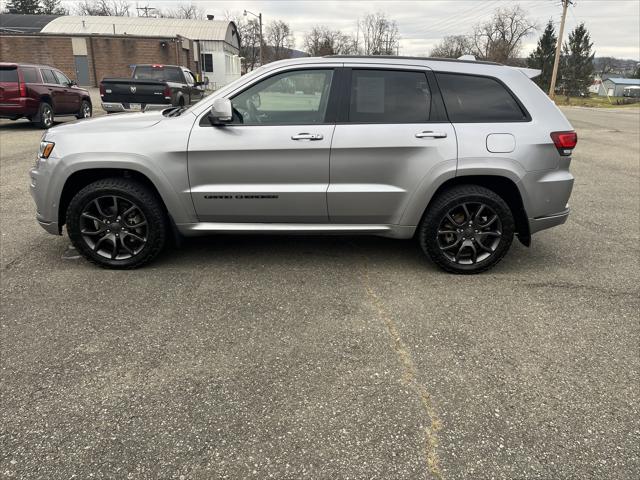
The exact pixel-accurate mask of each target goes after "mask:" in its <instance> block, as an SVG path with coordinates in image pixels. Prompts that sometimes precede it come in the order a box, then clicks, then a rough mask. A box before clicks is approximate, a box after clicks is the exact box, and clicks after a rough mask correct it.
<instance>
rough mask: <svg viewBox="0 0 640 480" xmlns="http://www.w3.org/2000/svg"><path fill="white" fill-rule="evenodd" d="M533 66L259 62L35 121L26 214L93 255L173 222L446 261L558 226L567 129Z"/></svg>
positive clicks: (145, 254)
mask: <svg viewBox="0 0 640 480" xmlns="http://www.w3.org/2000/svg"><path fill="white" fill-rule="evenodd" d="M537 73H539V72H538V71H536V70H529V69H523V68H513V67H507V66H503V65H498V64H491V63H484V62H476V61H463V60H458V61H456V60H442V59H429V58H402V57H324V58H304V59H295V60H285V61H280V62H274V63H270V64H268V65H265V66H263V67H261V68H258V69H257V70H255V71H253V72H252V73H250V74H248V75H245V76H244V77H242V78H240V79H239V80H237V81H236V82H234V83H232V84H230V85H228V86H226V87H225V88H223V89H221V90H218V91H217V92H215V93H214V94H212V95H211V96H209V97H207V98H206V99H205V100H203V101H201V102H200V103H198V104H196V105H194V106H193V107H191V108H189V109H180V108H169V109H167V110H164V111H162V112H151V113H140V114H125V115H115V116H109V117H102V118H96V119H93V120H90V121H82V122H78V123H75V124H66V125H62V126H58V127H56V128H53V129H50V130H48V131H47V132H46V133H45V135H44V137H43V138H42V142H41V145H40V152H39V155H38V160H37V164H36V166H35V168H33V169H32V170H31V192H32V194H33V197H34V199H35V201H36V205H37V219H38V222H39V223H40V224H41V225H42V226H43V227H44V229H45V230H47V231H48V232H50V233H53V234H57V235H60V234H61V231H62V227H63V225H64V224H66V225H67V231H68V234H69V237H70V238H71V241H72V242H73V244H74V245H75V247H76V248H77V249H78V251H80V252H81V253H82V254H83V255H84V256H85V257H86V258H87V259H89V260H90V261H92V262H94V263H96V264H98V265H100V266H104V267H111V268H134V267H138V266H141V265H143V264H145V263H147V262H149V261H150V260H151V259H153V258H154V257H155V256H156V255H158V253H159V252H160V251H161V250H162V248H163V247H164V245H165V243H166V241H167V238H168V237H170V236H171V234H172V233H173V234H174V235H180V234H181V235H187V236H191V235H197V234H205V233H228V232H251V233H307V234H324V233H327V234H328V233H332V234H335V233H341V234H371V235H382V236H387V237H393V238H411V237H414V236H416V237H417V239H418V241H419V243H420V245H421V247H422V249H423V250H424V252H425V253H426V254H427V255H428V256H429V257H430V258H431V259H432V260H433V261H434V262H435V263H436V264H437V265H439V266H440V267H442V268H443V269H445V270H447V271H449V272H455V273H476V272H480V271H483V270H486V269H488V268H490V267H492V266H493V265H495V264H496V263H498V262H499V261H500V260H501V259H502V257H504V255H505V254H506V253H507V250H508V249H509V247H510V245H511V242H512V240H513V237H514V235H517V236H518V239H519V240H520V241H521V242H522V243H523V244H525V245H529V244H530V242H531V235H532V234H533V233H535V232H537V231H540V230H542V229H545V228H549V227H553V226H555V225H559V224H562V223H564V222H565V221H566V219H567V216H568V214H569V207H568V204H567V201H568V199H569V195H570V194H571V188H572V185H573V177H572V175H571V174H570V173H569V164H570V161H571V157H570V155H571V152H572V150H573V148H574V147H575V145H576V141H577V137H576V134H575V132H574V131H573V128H572V127H571V125H570V124H569V122H568V121H567V119H566V118H565V117H564V115H563V114H562V113H561V112H560V111H559V110H558V108H557V107H556V106H555V105H554V103H553V102H551V101H550V100H549V98H547V96H546V95H545V94H544V93H543V92H542V91H541V90H540V89H539V88H538V87H537V86H536V85H535V84H534V83H533V82H532V81H531V77H533V76H535V75H536V74H537Z"/></svg>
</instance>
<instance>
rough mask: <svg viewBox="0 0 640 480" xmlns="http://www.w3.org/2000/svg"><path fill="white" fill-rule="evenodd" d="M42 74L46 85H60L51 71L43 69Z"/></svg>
mask: <svg viewBox="0 0 640 480" xmlns="http://www.w3.org/2000/svg"><path fill="white" fill-rule="evenodd" d="M40 73H41V74H42V80H43V81H44V83H53V84H57V83H58V80H57V79H56V76H55V75H54V74H53V72H52V71H51V70H44V69H43V70H40Z"/></svg>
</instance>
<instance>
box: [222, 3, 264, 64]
mask: <svg viewBox="0 0 640 480" xmlns="http://www.w3.org/2000/svg"><path fill="white" fill-rule="evenodd" d="M225 18H226V19H227V20H228V21H230V22H233V23H235V24H236V27H238V34H239V35H240V56H241V57H243V58H244V62H243V73H247V72H250V71H251V70H253V69H254V68H256V65H258V63H259V62H260V23H259V22H258V20H257V19H255V18H252V19H250V20H247V17H245V16H243V15H240V14H239V13H237V12H228V11H227V12H225Z"/></svg>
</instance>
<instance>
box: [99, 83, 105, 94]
mask: <svg viewBox="0 0 640 480" xmlns="http://www.w3.org/2000/svg"><path fill="white" fill-rule="evenodd" d="M104 93H105V92H104V85H103V84H102V83H101V84H100V96H101V97H104Z"/></svg>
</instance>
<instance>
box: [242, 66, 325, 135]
mask: <svg viewBox="0 0 640 480" xmlns="http://www.w3.org/2000/svg"><path fill="white" fill-rule="evenodd" d="M332 78H333V70H300V71H296V72H286V73H281V74H279V75H274V76H273V77H270V78H267V79H266V80H263V81H261V82H260V83H258V84H256V85H254V86H252V87H250V88H248V89H247V90H245V91H244V92H242V93H240V94H239V95H237V96H236V97H234V98H233V99H232V100H231V104H232V105H233V108H234V109H235V112H236V115H237V114H238V113H239V114H240V116H241V118H237V119H236V118H234V123H245V124H254V125H255V124H309V123H323V122H324V118H325V114H326V111H327V103H328V101H329V91H330V89H331V80H332Z"/></svg>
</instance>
